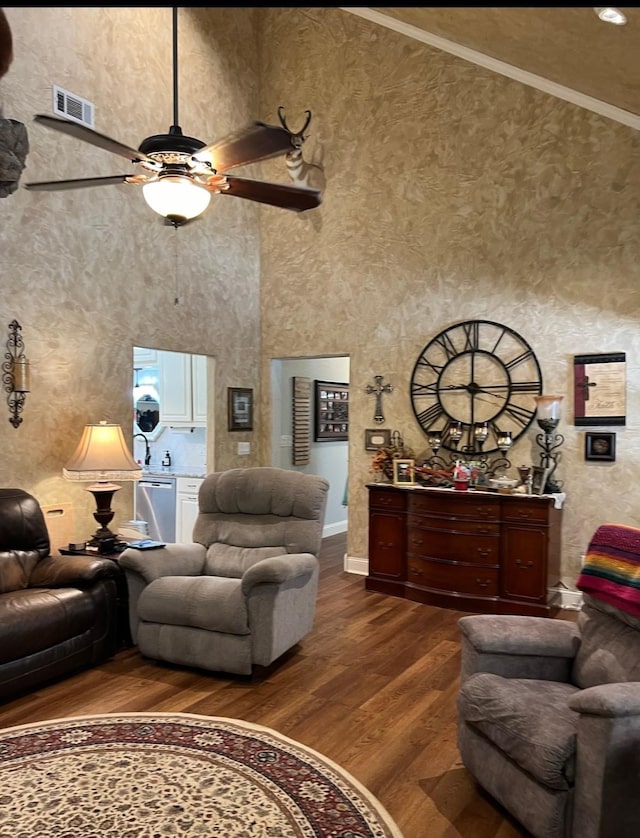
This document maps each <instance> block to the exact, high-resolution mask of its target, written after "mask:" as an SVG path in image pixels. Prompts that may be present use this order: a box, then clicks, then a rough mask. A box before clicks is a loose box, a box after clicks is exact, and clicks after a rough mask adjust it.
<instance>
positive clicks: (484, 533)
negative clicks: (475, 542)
mask: <svg viewBox="0 0 640 838" xmlns="http://www.w3.org/2000/svg"><path fill="white" fill-rule="evenodd" d="M476 532H479V533H481V534H482V535H488V534H489V533H490V532H491V530H488V529H487V528H486V527H478V529H477V530H476Z"/></svg>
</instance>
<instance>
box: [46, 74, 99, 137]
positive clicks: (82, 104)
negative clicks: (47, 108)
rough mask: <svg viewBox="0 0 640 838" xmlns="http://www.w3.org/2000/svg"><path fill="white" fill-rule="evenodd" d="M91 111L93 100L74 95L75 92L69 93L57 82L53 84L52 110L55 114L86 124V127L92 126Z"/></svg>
mask: <svg viewBox="0 0 640 838" xmlns="http://www.w3.org/2000/svg"><path fill="white" fill-rule="evenodd" d="M93 111H94V105H93V102H89V101H87V100H86V99H83V98H82V96H76V94H75V93H70V92H69V91H68V90H65V89H64V88H63V87H58V85H57V84H54V85H53V112H54V113H55V114H58V115H59V116H62V117H65V118H66V119H71V120H73V122H79V123H80V124H81V125H86V126H87V128H93Z"/></svg>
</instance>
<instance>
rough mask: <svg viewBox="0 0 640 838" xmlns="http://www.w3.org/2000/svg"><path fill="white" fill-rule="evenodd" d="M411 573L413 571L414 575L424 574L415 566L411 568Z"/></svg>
mask: <svg viewBox="0 0 640 838" xmlns="http://www.w3.org/2000/svg"><path fill="white" fill-rule="evenodd" d="M409 573H413V575H414V576H422V571H421V570H418V569H417V568H415V567H411V568H409Z"/></svg>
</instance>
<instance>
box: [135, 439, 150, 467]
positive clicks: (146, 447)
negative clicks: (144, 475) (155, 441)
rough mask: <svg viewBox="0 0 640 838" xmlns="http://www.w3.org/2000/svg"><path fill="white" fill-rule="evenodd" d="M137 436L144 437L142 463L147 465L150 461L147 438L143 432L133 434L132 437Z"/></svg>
mask: <svg viewBox="0 0 640 838" xmlns="http://www.w3.org/2000/svg"><path fill="white" fill-rule="evenodd" d="M139 436H141V437H142V438H143V439H144V464H145V466H148V465H149V463H150V462H151V448H150V447H149V440H148V439H147V438H146V436H145V435H144V434H134V435H133V439H135V438H136V437H139Z"/></svg>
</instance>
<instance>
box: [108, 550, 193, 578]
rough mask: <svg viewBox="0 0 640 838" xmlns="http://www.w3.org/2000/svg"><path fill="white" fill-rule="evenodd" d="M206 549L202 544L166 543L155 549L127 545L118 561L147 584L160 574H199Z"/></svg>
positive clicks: (160, 575)
mask: <svg viewBox="0 0 640 838" xmlns="http://www.w3.org/2000/svg"><path fill="white" fill-rule="evenodd" d="M205 556H206V549H205V548H204V547H203V545H202V544H197V543H191V544H167V545H166V546H165V547H158V548H157V549H156V550H136V549H135V548H133V547H127V549H126V550H124V551H123V552H122V553H121V554H120V559H119V563H120V566H121V567H123V568H124V569H125V570H133V571H135V572H136V573H139V574H140V576H142V577H143V579H144V580H145V582H146V583H147V584H149V583H150V582H153V580H154V579H160V577H162V576H199V575H200V574H201V573H202V569H203V567H204V560H205Z"/></svg>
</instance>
